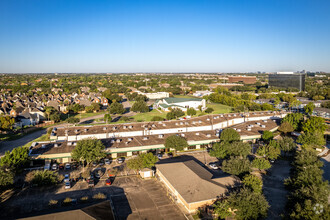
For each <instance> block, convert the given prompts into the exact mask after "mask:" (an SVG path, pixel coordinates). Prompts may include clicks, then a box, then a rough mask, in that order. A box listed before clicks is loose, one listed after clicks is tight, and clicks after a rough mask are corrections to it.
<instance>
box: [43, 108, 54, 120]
mask: <svg viewBox="0 0 330 220" xmlns="http://www.w3.org/2000/svg"><path fill="white" fill-rule="evenodd" d="M54 112H56V109H55V108H54V107H53V106H47V107H45V113H46V115H47V118H48V121H49V119H50V116H51V115H52V114H54Z"/></svg>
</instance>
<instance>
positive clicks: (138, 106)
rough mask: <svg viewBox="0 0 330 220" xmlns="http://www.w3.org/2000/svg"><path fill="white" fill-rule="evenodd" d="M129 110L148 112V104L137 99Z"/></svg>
mask: <svg viewBox="0 0 330 220" xmlns="http://www.w3.org/2000/svg"><path fill="white" fill-rule="evenodd" d="M131 111H133V112H149V106H148V105H147V103H146V102H145V101H142V100H141V101H137V102H135V103H134V104H133V106H132V108H131Z"/></svg>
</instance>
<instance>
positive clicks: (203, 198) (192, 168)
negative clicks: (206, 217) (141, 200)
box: [156, 160, 240, 213]
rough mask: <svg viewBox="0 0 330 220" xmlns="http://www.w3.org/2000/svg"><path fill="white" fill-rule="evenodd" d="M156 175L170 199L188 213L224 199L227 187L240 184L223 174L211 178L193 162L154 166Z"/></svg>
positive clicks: (207, 172)
mask: <svg viewBox="0 0 330 220" xmlns="http://www.w3.org/2000/svg"><path fill="white" fill-rule="evenodd" d="M156 168H157V171H156V175H157V177H158V178H159V180H160V181H161V182H163V183H164V185H165V186H166V188H167V191H168V193H169V194H170V195H171V197H172V198H173V199H174V200H175V201H176V202H178V203H180V204H181V205H183V206H184V207H185V208H186V210H187V211H188V212H190V213H192V212H195V211H197V210H198V208H199V207H201V206H204V205H211V204H213V203H214V201H215V200H217V198H220V197H224V196H225V193H226V192H227V190H228V188H229V187H235V186H238V185H239V184H240V182H239V180H238V179H236V178H235V177H233V176H230V175H227V174H224V175H223V176H222V177H219V178H213V175H212V173H210V172H209V171H208V170H206V169H205V168H204V167H202V166H201V165H200V164H198V163H197V162H196V161H194V160H189V161H185V162H175V163H164V164H157V165H156Z"/></svg>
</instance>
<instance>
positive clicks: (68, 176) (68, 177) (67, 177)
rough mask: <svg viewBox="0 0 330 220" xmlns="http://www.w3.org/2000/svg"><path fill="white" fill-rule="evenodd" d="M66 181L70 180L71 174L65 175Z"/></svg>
mask: <svg viewBox="0 0 330 220" xmlns="http://www.w3.org/2000/svg"><path fill="white" fill-rule="evenodd" d="M64 182H70V175H69V174H65V175H64Z"/></svg>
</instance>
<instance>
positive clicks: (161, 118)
mask: <svg viewBox="0 0 330 220" xmlns="http://www.w3.org/2000/svg"><path fill="white" fill-rule="evenodd" d="M164 120H165V118H163V117H160V116H154V117H152V118H151V121H164Z"/></svg>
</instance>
